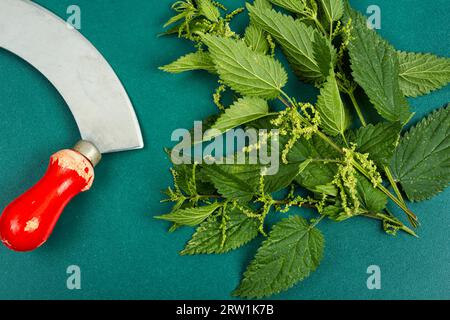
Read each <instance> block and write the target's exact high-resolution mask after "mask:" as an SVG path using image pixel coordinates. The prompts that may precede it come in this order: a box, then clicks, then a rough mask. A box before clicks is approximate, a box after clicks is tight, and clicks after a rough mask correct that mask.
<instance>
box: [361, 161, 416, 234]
mask: <svg viewBox="0 0 450 320" xmlns="http://www.w3.org/2000/svg"><path fill="white" fill-rule="evenodd" d="M352 164H353V165H354V166H355V168H356V169H358V171H359V172H361V173H362V174H363V175H364V176H365V177H366V178H368V179H370V178H371V177H370V175H369V174H368V173H367V171H366V170H365V169H364V168H363V167H362V166H361V165H360V164H359V163H358V162H356V161H355V160H353V162H352ZM378 189H379V190H380V191H381V192H383V193H384V194H385V195H387V196H388V197H389V199H391V200H392V201H394V203H395V204H396V205H397V206H399V207H400V208H401V209H402V210H403V211H404V212H405V213H406V214H407V215H408V218H410V219H411V220H412V221H411V220H410V221H411V224H412V225H413V226H414V227H417V226H418V224H417V216H416V215H415V214H414V213H413V212H412V211H411V210H410V209H409V208H408V207H407V206H406V204H405V203H403V202H402V201H400V200H399V199H397V198H396V197H395V196H394V195H393V194H392V193H391V192H390V191H389V190H388V189H387V188H386V187H385V186H383V185H382V184H380V185H379V186H378Z"/></svg>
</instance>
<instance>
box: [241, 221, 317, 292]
mask: <svg viewBox="0 0 450 320" xmlns="http://www.w3.org/2000/svg"><path fill="white" fill-rule="evenodd" d="M323 249H324V239H323V236H322V234H321V233H320V231H319V230H318V229H316V228H315V227H313V226H312V225H310V224H309V223H308V222H307V221H306V220H305V219H303V218H301V217H299V216H291V217H289V218H286V219H283V220H282V221H281V222H279V223H277V224H276V225H275V226H274V227H273V229H272V231H271V232H270V234H269V237H268V238H267V240H265V241H264V242H263V244H262V246H261V247H260V248H259V249H258V252H257V253H256V256H255V259H254V260H253V261H252V262H251V263H250V265H249V266H248V268H247V271H245V273H244V278H243V280H242V282H241V284H240V286H239V288H238V289H236V291H235V292H234V294H235V295H237V296H240V297H244V298H261V297H266V296H269V295H272V294H275V293H279V292H280V291H283V290H287V289H289V288H290V287H292V286H293V285H294V284H295V283H297V282H299V281H301V280H303V279H305V278H306V277H308V276H309V274H310V273H311V272H313V271H314V270H315V269H316V268H317V267H318V266H319V264H320V261H321V260H322V256H323Z"/></svg>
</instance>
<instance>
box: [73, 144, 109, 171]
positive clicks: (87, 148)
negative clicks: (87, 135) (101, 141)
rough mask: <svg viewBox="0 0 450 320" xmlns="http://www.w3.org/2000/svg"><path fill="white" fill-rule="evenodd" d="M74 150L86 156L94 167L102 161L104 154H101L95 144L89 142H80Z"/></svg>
mask: <svg viewBox="0 0 450 320" xmlns="http://www.w3.org/2000/svg"><path fill="white" fill-rule="evenodd" d="M72 149H73V150H75V151H77V152H79V153H81V154H82V155H83V156H85V157H86V158H87V159H88V160H89V161H90V162H91V163H92V165H93V166H94V167H95V166H96V165H97V164H98V163H99V162H100V160H101V159H102V154H101V153H100V151H99V150H98V149H97V147H96V146H95V145H94V144H93V143H91V142H89V141H85V140H80V141H78V142H77V144H76V145H75V146H74V147H73V148H72Z"/></svg>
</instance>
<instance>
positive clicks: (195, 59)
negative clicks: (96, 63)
mask: <svg viewBox="0 0 450 320" xmlns="http://www.w3.org/2000/svg"><path fill="white" fill-rule="evenodd" d="M159 69H160V70H163V71H166V72H170V73H181V72H185V71H192V70H206V71H208V72H211V73H215V72H216V69H215V66H214V63H213V61H212V59H211V57H210V56H209V53H207V52H204V51H197V52H193V53H189V54H187V55H185V56H182V57H180V58H178V59H177V60H175V61H174V62H172V63H170V64H168V65H165V66H163V67H159Z"/></svg>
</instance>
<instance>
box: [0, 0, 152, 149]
mask: <svg viewBox="0 0 450 320" xmlns="http://www.w3.org/2000/svg"><path fill="white" fill-rule="evenodd" d="M0 47H2V48H5V49H6V50H8V51H11V52H12V53H14V54H16V55H18V56H19V57H21V58H22V59H24V60H25V61H27V62H28V63H30V64H31V65H32V66H34V67H35V68H36V69H37V70H39V71H40V72H41V73H42V74H43V75H44V76H45V77H46V78H47V79H48V80H49V81H50V82H51V83H52V84H53V85H54V86H55V88H56V89H57V90H58V91H59V93H60V94H61V96H62V97H63V98H64V100H65V101H66V103H67V104H68V106H69V108H70V110H71V111H72V114H73V116H74V117H75V120H76V122H77V125H78V128H79V129H80V133H81V137H82V138H83V139H84V140H88V141H91V142H92V143H94V144H95V145H96V146H97V148H98V149H99V150H100V151H101V152H102V153H106V152H114V151H122V150H130V149H139V148H142V147H143V146H144V144H143V141H142V135H141V130H140V128H139V123H138V120H137V118H136V114H135V112H134V109H133V106H132V104H131V102H130V99H129V97H128V95H127V93H126V92H125V89H124V88H123V86H122V84H121V83H120V80H119V79H118V78H117V76H116V74H115V73H114V71H113V69H112V68H111V66H110V65H109V64H108V62H106V60H105V59H104V58H103V57H102V55H101V54H100V53H99V52H98V51H97V49H95V47H94V46H93V45H92V44H91V43H90V42H89V41H88V40H87V39H86V38H84V37H83V36H82V35H81V34H80V33H79V32H78V31H77V30H75V29H73V28H70V27H69V26H68V24H67V23H66V22H65V21H63V20H62V19H60V18H59V17H57V16H56V15H54V14H53V13H51V12H50V11H48V10H46V9H44V8H42V7H41V6H39V5H37V4H34V3H32V2H31V1H28V0H0Z"/></svg>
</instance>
